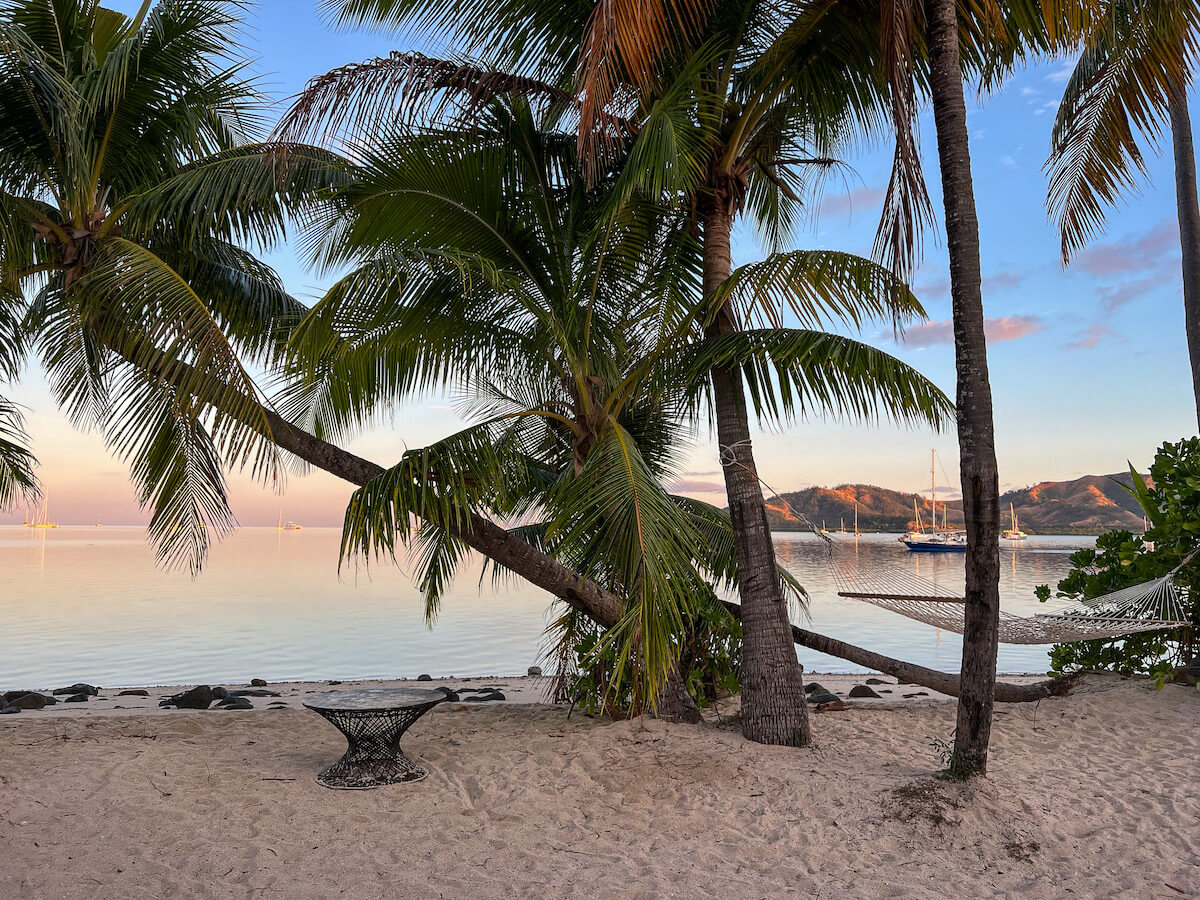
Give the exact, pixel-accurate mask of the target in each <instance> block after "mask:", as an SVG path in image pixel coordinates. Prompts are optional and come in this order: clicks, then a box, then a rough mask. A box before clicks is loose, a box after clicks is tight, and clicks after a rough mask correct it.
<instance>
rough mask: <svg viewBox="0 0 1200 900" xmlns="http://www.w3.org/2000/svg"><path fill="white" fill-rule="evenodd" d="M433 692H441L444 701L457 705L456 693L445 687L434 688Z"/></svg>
mask: <svg viewBox="0 0 1200 900" xmlns="http://www.w3.org/2000/svg"><path fill="white" fill-rule="evenodd" d="M434 690H435V691H441V692H442V693H443V694H445V695H446V699H447V700H448V701H450V702H451V703H457V702H458V700H459V698H458V691H452V690H451V689H450V688H448V687H446V686H445V685H442V686H440V687H435V688H434Z"/></svg>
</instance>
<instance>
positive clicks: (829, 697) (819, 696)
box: [808, 690, 841, 703]
mask: <svg viewBox="0 0 1200 900" xmlns="http://www.w3.org/2000/svg"><path fill="white" fill-rule="evenodd" d="M840 699H841V698H840V697H839V696H838V695H837V694H831V693H829V691H825V690H822V691H821V692H820V693H813V694H809V695H808V702H809V703H836V702H837V701H838V700H840Z"/></svg>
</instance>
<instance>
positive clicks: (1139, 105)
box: [1046, 0, 1200, 421]
mask: <svg viewBox="0 0 1200 900" xmlns="http://www.w3.org/2000/svg"><path fill="white" fill-rule="evenodd" d="M1094 4H1095V6H1096V7H1097V9H1096V12H1095V15H1094V19H1093V21H1092V22H1090V23H1089V26H1088V28H1087V29H1086V30H1085V34H1084V40H1083V53H1082V54H1081V56H1080V58H1079V61H1078V62H1077V63H1076V65H1075V68H1074V70H1073V71H1072V72H1071V77H1070V79H1069V80H1068V81H1067V85H1066V88H1065V89H1064V91H1063V98H1062V102H1061V104H1060V105H1059V108H1058V115H1057V117H1056V119H1055V123H1054V131H1053V135H1052V139H1051V151H1050V158H1049V161H1048V162H1047V164H1046V167H1047V171H1048V173H1049V176H1050V186H1049V193H1048V196H1047V206H1048V207H1049V209H1050V211H1051V214H1052V215H1054V216H1055V217H1056V218H1057V219H1058V225H1059V229H1060V231H1061V234H1062V254H1063V262H1064V263H1067V262H1070V260H1071V258H1072V257H1073V256H1074V255H1075V254H1076V253H1078V252H1079V251H1081V250H1082V249H1083V248H1084V247H1085V246H1086V245H1087V243H1088V241H1089V240H1090V239H1092V238H1093V237H1095V236H1096V235H1097V233H1099V232H1100V231H1101V230H1102V228H1103V226H1104V221H1105V213H1106V208H1107V207H1109V206H1112V205H1113V204H1115V203H1116V202H1118V200H1119V199H1120V197H1121V195H1122V193H1124V192H1126V191H1133V190H1136V188H1137V181H1138V178H1139V176H1144V175H1145V174H1146V165H1145V159H1144V157H1143V154H1142V151H1141V149H1140V148H1139V146H1138V140H1139V137H1141V138H1143V139H1146V140H1148V141H1150V142H1151V143H1152V144H1153V143H1156V142H1157V141H1158V139H1159V137H1160V136H1161V133H1162V129H1163V126H1164V124H1166V125H1167V127H1169V128H1170V132H1171V144H1172V149H1173V155H1174V163H1175V197H1176V213H1177V216H1178V219H1179V235H1180V248H1181V250H1182V256H1183V260H1182V268H1183V310H1184V323H1185V328H1186V333H1187V341H1188V355H1189V358H1190V363H1191V369H1192V387H1193V393H1194V395H1195V403H1196V415H1197V419H1198V421H1200V200H1198V198H1197V184H1196V154H1195V151H1194V149H1193V147H1192V123H1191V115H1190V113H1189V111H1188V98H1187V95H1188V89H1189V87H1190V85H1191V66H1192V60H1193V57H1194V56H1195V54H1196V52H1197V49H1198V41H1200V4H1197V3H1196V2H1195V0H1094Z"/></svg>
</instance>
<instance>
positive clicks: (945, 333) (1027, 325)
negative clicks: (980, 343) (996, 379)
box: [903, 316, 1046, 347]
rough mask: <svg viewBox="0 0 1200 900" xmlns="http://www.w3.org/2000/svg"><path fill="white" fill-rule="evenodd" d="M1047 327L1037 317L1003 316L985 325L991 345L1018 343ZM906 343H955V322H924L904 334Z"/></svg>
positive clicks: (990, 320) (925, 345)
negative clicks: (1007, 342)
mask: <svg viewBox="0 0 1200 900" xmlns="http://www.w3.org/2000/svg"><path fill="white" fill-rule="evenodd" d="M1045 328H1046V326H1045V325H1044V324H1043V323H1042V320H1041V319H1040V318H1038V317H1037V316H1001V317H999V318H996V319H988V320H987V321H986V322H985V323H984V330H985V331H986V333H987V339H988V343H989V344H1000V343H1003V342H1004V341H1016V340H1020V339H1021V338H1024V337H1029V335H1031V334H1037V333H1038V332H1040V331H1044V330H1045ZM903 340H904V343H906V344H908V345H909V346H910V347H932V346H934V345H935V344H953V343H954V321H953V320H952V319H944V320H942V321H940V322H922V323H921V324H920V325H914V326H913V327H911V328H909V329H907V330H906V331H905V332H904V337H903Z"/></svg>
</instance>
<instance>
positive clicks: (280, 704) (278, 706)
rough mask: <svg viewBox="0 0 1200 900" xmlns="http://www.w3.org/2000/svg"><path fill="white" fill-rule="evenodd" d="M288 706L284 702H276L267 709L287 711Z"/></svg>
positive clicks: (268, 705) (269, 704)
mask: <svg viewBox="0 0 1200 900" xmlns="http://www.w3.org/2000/svg"><path fill="white" fill-rule="evenodd" d="M287 708H288V705H287V704H286V703H284V702H283V701H282V700H275V701H273V702H271V703H268V704H267V709H287Z"/></svg>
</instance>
